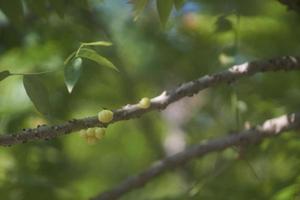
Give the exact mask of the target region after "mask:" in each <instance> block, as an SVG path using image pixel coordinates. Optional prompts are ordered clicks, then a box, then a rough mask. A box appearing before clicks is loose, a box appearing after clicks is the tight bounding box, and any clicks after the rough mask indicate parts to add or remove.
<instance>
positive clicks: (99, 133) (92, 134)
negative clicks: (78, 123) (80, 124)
mask: <svg viewBox="0 0 300 200" xmlns="http://www.w3.org/2000/svg"><path fill="white" fill-rule="evenodd" d="M79 134H80V136H81V137H83V138H85V139H86V141H87V143H88V144H95V143H96V142H97V141H98V140H101V139H102V138H103V137H104V135H105V128H88V129H87V130H81V131H80V132H79Z"/></svg>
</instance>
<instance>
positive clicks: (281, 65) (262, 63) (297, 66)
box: [0, 56, 300, 146]
mask: <svg viewBox="0 0 300 200" xmlns="http://www.w3.org/2000/svg"><path fill="white" fill-rule="evenodd" d="M282 70H284V71H291V70H300V56H283V57H279V58H273V59H269V60H258V61H252V62H246V63H243V64H240V65H234V66H233V67H231V68H229V69H227V70H225V71H222V72H219V73H215V74H212V75H206V76H203V77H201V78H199V79H196V80H193V81H190V82H186V83H183V84H181V85H179V86H178V87H175V88H174V89H171V90H168V91H164V92H162V94H161V95H159V96H157V97H154V98H152V99H151V106H150V107H149V108H147V109H142V108H140V107H139V106H138V105H137V104H133V105H127V106H124V107H122V108H121V109H118V110H115V111H114V118H113V120H112V121H111V122H110V123H109V124H111V123H115V122H118V121H123V120H129V119H132V118H137V117H140V116H142V115H143V114H146V113H148V112H149V111H152V110H162V109H165V108H166V107H167V106H168V105H169V104H171V103H173V102H175V101H178V100H179V99H182V98H184V97H192V96H193V95H195V94H197V93H198V92H199V91H201V90H204V89H206V88H209V87H213V86H216V85H219V84H222V83H232V82H234V81H236V80H238V79H241V78H243V77H247V76H252V75H254V74H256V73H259V72H275V71H282ZM109 124H103V123H101V122H99V120H98V119H97V116H92V117H87V118H82V119H72V120H69V121H68V122H65V123H63V124H59V125H54V126H48V125H45V126H39V127H37V128H32V129H23V131H21V132H18V133H15V134H5V135H2V136H1V137H0V146H10V145H15V144H19V143H25V142H27V141H33V140H44V139H52V138H55V137H58V136H62V135H65V134H69V133H71V132H74V131H79V130H81V129H86V128H90V127H105V126H108V125H109Z"/></svg>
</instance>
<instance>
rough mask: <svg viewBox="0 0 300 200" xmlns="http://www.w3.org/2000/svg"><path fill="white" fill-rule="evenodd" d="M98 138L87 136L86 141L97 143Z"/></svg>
mask: <svg viewBox="0 0 300 200" xmlns="http://www.w3.org/2000/svg"><path fill="white" fill-rule="evenodd" d="M97 140H98V139H97V138H95V137H87V138H86V142H87V143H88V144H95V143H96V142H97Z"/></svg>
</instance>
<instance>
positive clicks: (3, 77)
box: [0, 70, 11, 81]
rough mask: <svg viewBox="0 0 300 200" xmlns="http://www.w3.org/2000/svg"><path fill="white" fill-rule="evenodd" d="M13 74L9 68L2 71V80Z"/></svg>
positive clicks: (0, 76)
mask: <svg viewBox="0 0 300 200" xmlns="http://www.w3.org/2000/svg"><path fill="white" fill-rule="evenodd" d="M10 75H11V74H10V72H9V71H8V70H5V71H1V72H0V81H3V80H4V79H6V78H7V77H9V76H10Z"/></svg>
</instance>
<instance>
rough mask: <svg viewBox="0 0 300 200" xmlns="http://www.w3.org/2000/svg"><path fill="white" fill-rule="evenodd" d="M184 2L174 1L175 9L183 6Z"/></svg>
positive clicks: (183, 0)
mask: <svg viewBox="0 0 300 200" xmlns="http://www.w3.org/2000/svg"><path fill="white" fill-rule="evenodd" d="M184 2H185V0H174V5H175V8H176V9H177V10H179V9H180V8H181V7H182V6H183V4H184Z"/></svg>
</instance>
